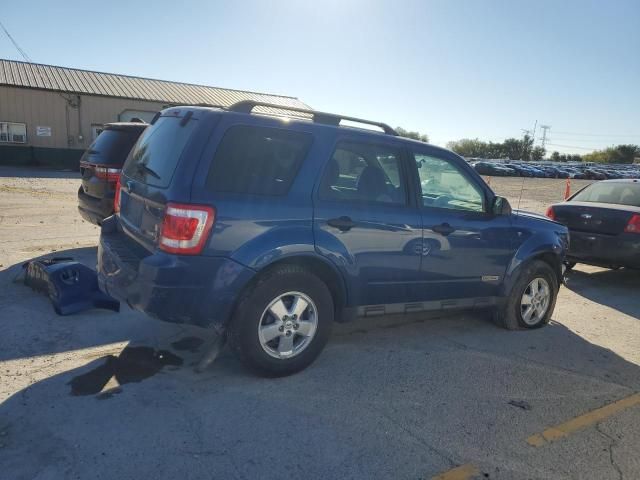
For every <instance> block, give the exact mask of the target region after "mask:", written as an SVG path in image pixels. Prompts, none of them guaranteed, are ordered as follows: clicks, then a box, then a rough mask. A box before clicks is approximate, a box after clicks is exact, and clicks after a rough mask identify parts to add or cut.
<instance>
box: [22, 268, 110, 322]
mask: <svg viewBox="0 0 640 480" xmlns="http://www.w3.org/2000/svg"><path fill="white" fill-rule="evenodd" d="M25 268H26V273H25V277H24V283H25V285H27V286H29V287H31V288H32V289H34V290H36V291H38V292H42V293H45V294H47V295H48V296H49V299H50V300H51V303H52V304H53V309H54V310H55V311H56V313H57V314H58V315H71V314H72V313H77V312H80V311H82V310H87V309H89V308H106V309H109V310H113V311H115V312H119V311H120V302H118V301H117V300H116V299H115V298H113V297H111V296H109V295H107V294H105V293H103V292H101V291H100V289H99V288H98V277H97V275H96V272H95V271H94V270H92V269H91V268H89V267H87V266H86V265H83V264H81V263H80V262H75V261H73V260H72V259H69V258H50V259H44V260H32V261H30V262H27V263H26V264H25Z"/></svg>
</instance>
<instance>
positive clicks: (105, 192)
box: [78, 122, 147, 225]
mask: <svg viewBox="0 0 640 480" xmlns="http://www.w3.org/2000/svg"><path fill="white" fill-rule="evenodd" d="M145 128H147V124H146V123H144V122H120V123H108V124H106V125H105V126H104V130H103V131H102V132H101V133H100V134H99V135H98V137H97V138H96V140H95V141H94V142H93V143H92V144H91V146H90V147H89V148H88V149H87V151H86V152H84V154H83V155H82V158H81V159H80V175H82V185H81V186H80V189H79V190H78V211H79V212H80V215H82V218H84V219H85V220H87V221H89V222H91V223H93V224H95V225H100V224H101V223H102V220H104V219H105V218H107V217H108V216H110V215H113V199H114V196H115V191H116V183H117V181H118V178H119V177H120V172H121V170H122V165H124V162H125V160H126V159H127V155H129V152H130V151H131V148H132V147H133V145H134V144H135V143H136V141H137V140H138V137H140V134H141V133H142V132H143V131H144V130H145Z"/></svg>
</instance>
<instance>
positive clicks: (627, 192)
mask: <svg viewBox="0 0 640 480" xmlns="http://www.w3.org/2000/svg"><path fill="white" fill-rule="evenodd" d="M572 200H573V201H576V202H599V203H615V204H617V205H631V206H634V207H640V183H631V182H630V183H622V182H621V183H614V182H611V183H609V182H601V183H593V184H591V185H589V186H588V187H587V188H585V189H584V190H582V191H581V192H580V193H578V194H577V195H576V196H575V197H573V199H572Z"/></svg>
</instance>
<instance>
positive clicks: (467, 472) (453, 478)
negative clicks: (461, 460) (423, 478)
mask: <svg viewBox="0 0 640 480" xmlns="http://www.w3.org/2000/svg"><path fill="white" fill-rule="evenodd" d="M479 473H480V471H479V470H478V469H477V468H476V467H475V466H474V465H471V464H470V463H466V464H464V465H460V466H459V467H456V468H452V469H451V470H447V471H446V472H442V473H440V474H439V475H436V476H435V477H433V478H432V480H469V479H470V478H472V477H473V476H475V475H478V474H479Z"/></svg>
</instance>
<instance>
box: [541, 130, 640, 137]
mask: <svg viewBox="0 0 640 480" xmlns="http://www.w3.org/2000/svg"><path fill="white" fill-rule="evenodd" d="M554 132H555V133H559V134H561V135H575V136H579V137H640V133H629V134H622V133H578V132H560V131H557V130H554Z"/></svg>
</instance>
